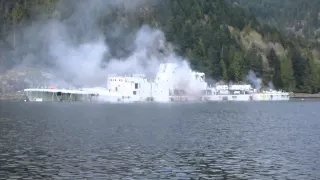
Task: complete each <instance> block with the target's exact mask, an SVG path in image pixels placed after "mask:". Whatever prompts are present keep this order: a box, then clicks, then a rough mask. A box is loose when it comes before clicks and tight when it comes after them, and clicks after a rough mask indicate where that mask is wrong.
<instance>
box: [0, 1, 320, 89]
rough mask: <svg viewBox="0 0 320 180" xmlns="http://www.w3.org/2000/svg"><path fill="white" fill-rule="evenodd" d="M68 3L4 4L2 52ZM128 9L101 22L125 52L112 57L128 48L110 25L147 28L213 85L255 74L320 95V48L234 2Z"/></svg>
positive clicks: (0, 5)
mask: <svg viewBox="0 0 320 180" xmlns="http://www.w3.org/2000/svg"><path fill="white" fill-rule="evenodd" d="M243 1H244V0H243ZM70 2H71V1H67V0H66V1H62V0H60V1H59V0H10V1H5V0H1V1H0V12H1V14H2V16H1V19H0V22H1V24H0V25H1V48H7V49H12V48H13V47H12V43H10V42H8V39H7V38H6V37H7V35H8V34H9V32H10V31H12V29H13V27H19V25H20V26H22V25H23V24H26V23H30V22H32V20H33V19H34V18H35V17H39V16H36V15H39V14H42V15H43V16H41V17H42V19H43V18H47V19H50V18H59V19H63V18H66V17H68V16H70V14H72V7H69V6H68V4H69V3H70ZM152 2H154V1H152ZM248 2H249V1H248ZM124 9H125V8H124ZM124 9H122V8H119V7H118V8H111V9H110V11H112V12H111V13H108V14H106V15H105V16H103V17H101V19H100V21H99V22H97V23H99V27H101V29H102V30H103V31H104V33H105V35H106V38H107V39H108V41H109V42H110V41H113V42H115V43H114V46H113V47H112V48H113V49H122V51H120V52H119V51H113V52H114V53H113V56H121V55H123V54H124V52H125V51H126V48H125V47H124V45H123V44H122V42H123V36H117V37H114V36H112V37H111V36H108V33H110V28H111V26H110V25H111V24H114V23H115V22H117V23H118V25H119V26H122V27H125V28H124V31H123V33H124V34H126V33H128V32H130V31H131V30H133V29H135V28H138V27H140V26H141V25H143V24H149V25H151V26H153V27H157V28H160V29H161V30H162V31H164V33H165V35H166V38H167V40H168V41H169V42H171V43H172V44H174V46H175V51H176V52H177V53H178V54H179V55H182V56H184V57H188V59H189V60H190V62H191V64H192V66H193V67H194V68H195V69H197V70H200V71H204V72H205V73H206V74H207V76H210V77H212V78H214V79H215V80H224V81H226V82H228V81H233V82H236V81H244V80H246V75H247V74H248V72H249V70H253V71H254V72H256V73H257V74H258V76H260V77H261V78H262V79H263V82H264V84H268V83H269V82H273V84H274V86H275V87H276V88H281V89H286V90H290V91H295V92H308V93H314V92H318V91H319V90H320V68H319V62H320V52H319V47H318V46H316V45H314V44H313V45H312V46H310V44H305V43H304V41H301V40H298V39H294V38H287V37H286V36H284V34H282V33H280V32H279V31H278V30H277V29H275V28H272V27H270V26H267V25H263V24H261V23H260V22H259V21H258V20H257V19H256V17H255V16H254V15H253V14H250V13H249V12H248V11H246V10H244V9H242V8H241V7H239V6H238V5H237V4H233V3H230V1H225V0H188V1H185V0H177V1H172V0H161V1H157V3H152V4H151V3H145V4H144V5H143V6H141V7H139V8H137V9H136V10H135V11H126V10H124ZM84 11H85V10H84ZM257 11H259V10H257ZM288 16H289V15H288ZM11 61H14V62H11ZM1 62H2V63H1V66H6V67H11V65H12V64H17V63H19V61H18V60H13V59H10V58H7V57H1ZM37 63H42V62H37Z"/></svg>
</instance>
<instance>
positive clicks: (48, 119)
mask: <svg viewBox="0 0 320 180" xmlns="http://www.w3.org/2000/svg"><path fill="white" fill-rule="evenodd" d="M0 108H1V109H0V179H8V178H9V179H31V178H33V179H299V180H301V179H304V180H306V179H319V178H320V101H289V102H248V103H241V102H237V103H231V102H221V103H194V104H179V103H177V104H122V105H121V104H117V105H116V104H113V105H112V104H81V103H32V102H29V103H24V102H11V103H5V102H1V104H0Z"/></svg>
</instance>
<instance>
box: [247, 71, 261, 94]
mask: <svg viewBox="0 0 320 180" xmlns="http://www.w3.org/2000/svg"><path fill="white" fill-rule="evenodd" d="M247 81H249V83H251V84H252V85H253V87H254V88H255V89H257V90H260V89H261V84H262V80H261V78H259V77H257V75H256V73H254V71H252V70H250V71H249V73H248V75H247Z"/></svg>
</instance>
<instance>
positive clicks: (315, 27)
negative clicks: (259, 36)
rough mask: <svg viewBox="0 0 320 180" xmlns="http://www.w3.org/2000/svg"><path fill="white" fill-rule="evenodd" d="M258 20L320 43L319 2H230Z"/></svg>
mask: <svg viewBox="0 0 320 180" xmlns="http://www.w3.org/2000/svg"><path fill="white" fill-rule="evenodd" d="M232 1H233V2H237V3H239V5H240V6H242V7H244V8H246V9H248V10H249V11H250V12H252V13H253V14H255V15H256V16H257V17H258V18H259V19H262V20H264V21H266V22H268V23H271V24H275V25H276V26H278V27H280V28H283V29H285V30H286V31H287V32H291V33H294V34H295V35H298V36H302V37H305V38H308V39H309V40H315V39H316V40H317V41H320V1H319V0H281V1H279V0H232Z"/></svg>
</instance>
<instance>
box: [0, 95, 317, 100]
mask: <svg viewBox="0 0 320 180" xmlns="http://www.w3.org/2000/svg"><path fill="white" fill-rule="evenodd" d="M290 98H291V99H320V93H317V94H309V93H290ZM24 99H25V97H24V94H23V93H6V94H0V100H8V101H23V100H24Z"/></svg>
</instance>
